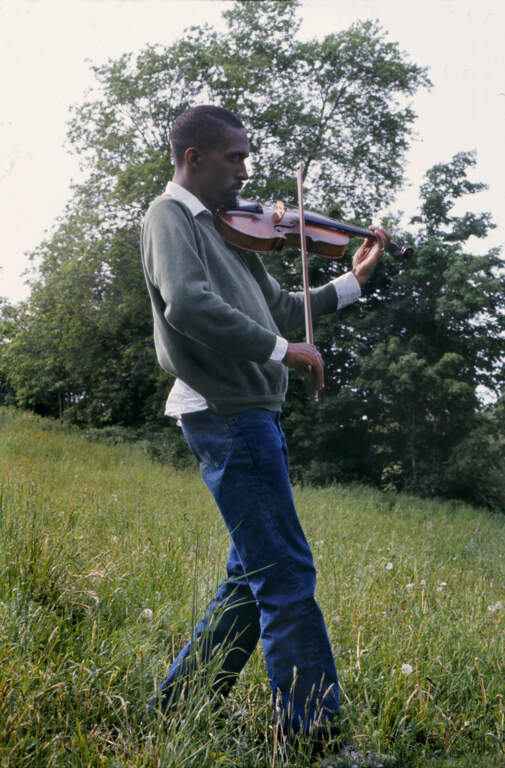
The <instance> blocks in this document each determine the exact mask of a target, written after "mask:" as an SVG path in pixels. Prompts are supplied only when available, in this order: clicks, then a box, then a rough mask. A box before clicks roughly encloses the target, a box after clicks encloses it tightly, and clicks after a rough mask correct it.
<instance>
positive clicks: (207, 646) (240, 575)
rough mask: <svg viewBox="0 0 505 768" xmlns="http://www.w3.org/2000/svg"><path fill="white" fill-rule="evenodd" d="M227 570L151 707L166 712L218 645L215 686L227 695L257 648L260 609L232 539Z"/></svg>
mask: <svg viewBox="0 0 505 768" xmlns="http://www.w3.org/2000/svg"><path fill="white" fill-rule="evenodd" d="M226 570H227V579H225V580H224V581H222V582H221V583H220V584H219V586H218V591H217V593H216V595H215V597H214V598H213V599H212V601H211V602H210V604H209V606H208V608H207V610H206V612H205V615H204V616H203V618H202V619H201V621H199V623H198V625H197V627H196V628H195V630H194V632H193V636H192V639H191V640H190V641H189V642H188V643H186V645H185V646H184V647H183V649H182V650H181V651H180V653H179V654H178V656H177V658H176V659H175V661H174V662H173V663H172V665H171V666H170V669H169V670H168V674H167V677H166V678H165V680H164V681H163V682H162V683H161V685H160V686H159V689H158V693H157V694H156V695H155V696H154V697H153V698H152V699H151V700H150V702H149V705H148V709H149V710H151V709H152V708H153V707H157V706H159V707H160V708H161V709H162V710H165V711H166V710H168V709H170V707H172V706H174V705H175V702H176V700H177V698H178V697H179V696H180V695H181V693H182V692H183V684H184V683H186V686H191V680H192V677H193V676H194V674H195V672H196V667H197V666H201V665H202V663H204V664H205V663H207V662H209V660H210V659H212V657H213V653H214V651H215V650H217V649H218V648H221V649H222V650H224V654H223V655H222V657H221V659H220V661H219V668H218V671H217V674H215V676H214V677H213V681H212V688H213V690H214V691H216V692H218V693H219V694H220V695H222V696H225V695H226V694H227V693H228V691H229V690H230V688H231V687H232V685H233V684H234V683H235V681H236V679H237V677H238V675H239V674H240V672H241V671H242V669H243V668H244V666H245V664H246V662H247V660H248V659H249V657H250V655H251V654H252V652H253V651H254V649H255V648H256V645H257V643H258V639H259V636H260V624H259V608H258V606H257V603H256V600H255V598H254V596H253V594H252V592H251V588H250V587H249V584H248V581H247V578H246V577H245V576H244V569H243V566H242V563H241V561H240V557H239V556H238V553H237V551H236V549H235V545H234V544H233V542H232V544H231V547H230V551H229V554H228V562H227V566H226Z"/></svg>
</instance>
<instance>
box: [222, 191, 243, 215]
mask: <svg viewBox="0 0 505 768" xmlns="http://www.w3.org/2000/svg"><path fill="white" fill-rule="evenodd" d="M239 205H240V201H239V196H238V192H235V191H231V192H227V193H226V195H225V196H224V197H223V206H224V207H225V208H226V209H227V210H230V211H233V210H234V209H235V208H238V206H239Z"/></svg>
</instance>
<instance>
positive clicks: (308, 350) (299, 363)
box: [282, 343, 324, 392]
mask: <svg viewBox="0 0 505 768" xmlns="http://www.w3.org/2000/svg"><path fill="white" fill-rule="evenodd" d="M282 362H283V363H284V365H287V366H288V368H294V369H295V370H296V371H297V372H298V373H299V374H300V375H301V376H303V378H304V379H306V380H307V381H310V382H311V383H312V384H313V386H314V392H319V390H320V389H322V388H323V387H324V360H323V358H322V357H321V354H320V353H319V352H318V351H317V349H316V348H315V346H314V345H313V344H304V343H300V344H288V348H287V350H286V354H285V355H284V357H283V358H282Z"/></svg>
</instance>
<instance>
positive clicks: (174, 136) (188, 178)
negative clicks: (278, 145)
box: [170, 105, 249, 210]
mask: <svg viewBox="0 0 505 768" xmlns="http://www.w3.org/2000/svg"><path fill="white" fill-rule="evenodd" d="M170 143H171V145H172V152H173V157H174V160H175V177H174V178H175V181H177V182H178V183H180V184H182V185H183V186H184V187H186V188H187V189H189V190H190V191H191V192H193V194H196V196H197V197H199V198H200V199H201V200H202V202H203V203H204V204H205V205H206V206H207V207H208V208H210V210H215V209H216V208H217V207H218V206H219V205H224V206H225V207H228V208H231V207H233V206H234V205H236V203H237V195H238V192H239V190H240V187H241V186H242V184H243V182H244V181H245V180H246V179H247V171H246V168H245V164H244V161H245V159H246V157H247V156H248V154H249V143H248V141H247V135H246V132H245V129H244V126H243V124H242V123H241V122H240V120H239V119H238V118H237V117H235V115H234V114H232V113H231V112H229V111H228V110H227V109H223V108H222V107H214V106H207V105H204V106H198V107H192V108H191V109H188V110H186V112H184V113H183V114H182V115H180V116H179V117H178V118H177V120H176V121H175V122H174V124H173V126H172V131H171V133H170Z"/></svg>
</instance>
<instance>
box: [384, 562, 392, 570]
mask: <svg viewBox="0 0 505 768" xmlns="http://www.w3.org/2000/svg"><path fill="white" fill-rule="evenodd" d="M392 570H393V563H386V571H392Z"/></svg>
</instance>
